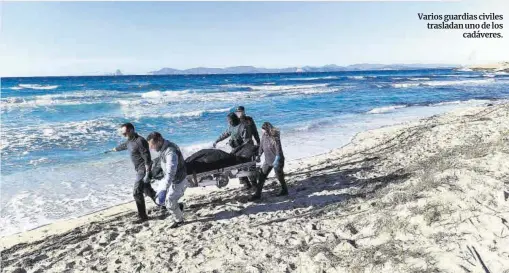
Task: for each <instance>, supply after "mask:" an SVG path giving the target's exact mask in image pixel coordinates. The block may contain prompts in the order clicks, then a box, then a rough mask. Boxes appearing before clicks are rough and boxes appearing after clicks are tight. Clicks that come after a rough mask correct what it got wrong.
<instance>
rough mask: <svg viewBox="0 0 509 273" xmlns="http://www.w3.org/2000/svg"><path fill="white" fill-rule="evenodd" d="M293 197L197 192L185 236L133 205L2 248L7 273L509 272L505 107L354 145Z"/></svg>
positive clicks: (318, 169) (296, 175)
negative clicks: (138, 213) (138, 215)
mask: <svg viewBox="0 0 509 273" xmlns="http://www.w3.org/2000/svg"><path fill="white" fill-rule="evenodd" d="M287 172H288V175H287V178H288V181H289V186H290V196H288V197H275V196H274V193H275V192H276V191H277V188H278V184H277V182H276V181H274V180H273V179H271V180H269V182H268V183H267V186H266V190H265V192H264V195H263V199H262V200H261V201H260V202H255V203H254V202H248V201H247V197H248V194H247V193H246V192H245V191H243V190H242V189H240V188H239V187H238V185H230V186H229V187H228V188H226V189H217V188H215V187H207V188H195V189H190V190H189V191H188V192H187V195H186V196H185V202H186V205H187V208H186V210H185V216H186V221H187V224H186V225H184V226H182V227H180V228H178V229H176V230H171V229H169V228H168V227H169V225H170V224H171V223H170V221H169V219H162V220H161V219H158V218H157V212H155V211H153V212H151V215H152V216H153V217H154V218H153V219H152V220H151V221H149V222H147V223H145V224H141V225H134V224H131V220H132V219H133V218H134V216H135V212H134V210H135V206H134V204H132V203H128V204H124V205H121V206H117V207H114V208H110V209H107V210H104V211H101V212H99V213H94V214H91V215H87V216H84V217H81V218H78V219H74V220H70V221H63V222H59V223H55V224H52V225H48V226H45V227H41V228H39V229H36V230H32V231H29V232H25V233H22V234H18V235H12V236H9V237H4V238H1V246H2V250H3V251H2V272H25V271H26V272H95V271H102V272H509V200H506V199H507V196H504V194H506V195H507V194H508V192H509V190H508V187H509V104H495V105H492V106H485V107H476V108H468V109H462V110H457V111H454V112H452V113H448V114H446V115H442V116H435V117H431V118H428V119H424V120H421V121H419V122H413V123H407V124H403V125H398V126H392V127H386V128H381V129H377V130H372V131H368V132H364V133H361V134H358V135H357V136H356V137H355V139H354V140H353V141H352V142H351V143H350V144H349V145H347V146H345V147H343V148H341V149H337V150H333V151H331V152H330V153H327V154H323V155H319V156H315V157H312V158H307V159H304V160H300V161H294V162H290V164H288V168H287Z"/></svg>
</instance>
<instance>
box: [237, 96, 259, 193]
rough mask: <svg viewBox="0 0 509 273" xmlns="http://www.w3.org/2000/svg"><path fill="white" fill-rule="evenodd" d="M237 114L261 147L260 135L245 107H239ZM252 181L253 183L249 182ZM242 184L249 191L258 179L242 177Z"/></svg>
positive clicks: (240, 180)
mask: <svg viewBox="0 0 509 273" xmlns="http://www.w3.org/2000/svg"><path fill="white" fill-rule="evenodd" d="M235 114H236V115H237V117H239V119H240V122H241V123H243V124H244V125H245V126H246V127H248V128H249V129H250V131H251V134H252V136H253V137H254V139H255V141H256V146H260V135H259V134H258V129H257V128H256V124H255V122H254V120H253V118H252V117H250V116H247V115H246V109H245V108H244V106H238V107H237V109H236V110H235ZM250 180H251V182H249V181H250ZM239 182H240V184H244V185H245V187H246V188H247V189H249V188H251V184H256V178H248V177H240V178H239Z"/></svg>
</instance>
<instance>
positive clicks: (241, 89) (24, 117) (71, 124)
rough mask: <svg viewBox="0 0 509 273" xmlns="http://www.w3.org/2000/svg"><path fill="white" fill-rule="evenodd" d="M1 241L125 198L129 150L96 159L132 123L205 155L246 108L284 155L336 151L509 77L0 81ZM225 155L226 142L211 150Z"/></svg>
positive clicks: (484, 97) (437, 73) (506, 84)
mask: <svg viewBox="0 0 509 273" xmlns="http://www.w3.org/2000/svg"><path fill="white" fill-rule="evenodd" d="M0 95H1V98H0V100H1V102H0V103H1V109H0V111H1V181H0V205H1V219H0V236H5V235H9V234H13V233H18V232H22V231H26V230H29V229H33V228H35V227H38V226H41V225H45V224H49V223H52V222H54V221H57V220H61V219H68V218H74V217H78V216H80V215H84V214H87V213H91V212H94V211H98V210H101V209H104V208H107V207H111V206H113V205H117V204H120V203H125V202H127V201H130V200H132V186H133V182H134V178H135V174H134V169H133V166H132V163H131V162H130V159H129V155H128V154H127V152H117V153H109V154H104V153H103V152H104V151H106V150H109V149H111V148H113V147H115V146H116V145H118V144H119V143H121V142H122V141H123V138H122V136H121V135H120V134H119V131H118V127H119V125H120V124H121V123H124V122H131V123H133V124H134V126H135V127H136V130H137V131H138V133H139V134H141V135H142V136H145V137H146V136H147V135H148V134H149V133H150V132H152V131H158V132H160V133H161V134H162V135H163V136H164V137H165V138H167V139H169V140H171V141H173V142H175V143H177V144H178V145H179V146H180V147H181V149H182V150H183V153H184V155H185V156H189V155H190V154H192V153H193V152H196V151H198V150H200V149H204V148H210V147H211V146H212V143H213V141H214V140H215V139H216V138H217V137H218V136H219V135H220V134H221V133H222V132H223V131H224V130H225V129H226V128H227V122H226V115H227V114H228V113H229V112H232V111H234V109H235V107H236V106H239V105H242V106H244V107H245V108H246V112H247V114H248V115H249V116H252V117H253V118H254V120H255V122H256V124H257V126H258V128H260V127H261V125H262V123H263V122H265V121H269V122H271V123H272V124H274V125H275V126H276V127H279V128H280V129H281V136H282V143H283V149H284V152H285V156H286V157H287V158H288V160H292V159H298V158H303V157H309V156H313V155H316V154H321V153H325V152H327V151H329V150H331V149H334V148H338V147H341V146H343V145H345V144H348V142H349V141H350V140H351V139H352V137H354V136H355V134H357V133H359V132H362V131H365V130H369V129H374V128H379V127H382V126H388V125H393V124H398V123H402V122H408V121H414V120H418V119H419V118H424V117H429V116H432V115H436V114H441V113H444V112H447V111H450V110H453V109H456V108H460V107H467V106H475V105H483V104H487V103H498V102H500V101H505V100H507V99H508V98H509V74H507V73H503V72H499V73H483V72H473V71H456V70H452V69H427V70H397V71H395V70H387V71H348V72H334V73H286V74H243V75H168V76H165V75H164V76H97V77H33V78H2V79H1V94H0ZM220 147H221V148H223V149H225V150H226V149H227V148H226V142H224V143H222V144H221V145H220Z"/></svg>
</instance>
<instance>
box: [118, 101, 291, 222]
mask: <svg viewBox="0 0 509 273" xmlns="http://www.w3.org/2000/svg"><path fill="white" fill-rule="evenodd" d="M227 120H228V128H227V129H226V131H225V132H224V133H223V134H221V135H220V136H219V138H218V139H217V140H216V141H215V142H214V143H213V145H212V146H213V147H214V148H215V147H216V144H217V143H219V142H221V141H223V140H225V139H227V138H229V142H228V143H229V146H230V147H231V148H232V151H231V152H232V153H235V151H237V150H238V149H240V148H242V147H243V145H245V144H254V142H253V138H254V141H255V142H256V145H257V146H259V148H258V154H257V159H256V160H257V161H258V162H259V161H260V157H261V156H262V155H265V158H264V163H263V165H262V168H261V171H260V172H259V175H258V177H241V178H239V180H240V183H242V184H244V187H245V188H246V189H252V188H253V187H254V188H255V193H254V194H253V195H251V196H250V200H251V201H254V200H259V199H260V198H261V194H262V190H263V185H264V184H265V181H266V179H267V177H268V175H269V173H270V172H271V171H272V169H274V172H275V174H276V177H277V179H278V180H279V182H280V184H281V191H280V192H279V193H278V194H277V195H278V196H284V195H288V187H287V185H286V182H285V177H284V172H283V167H284V163H285V157H284V155H283V149H282V146H281V137H280V132H279V130H278V129H277V128H276V127H274V126H273V125H272V124H271V123H270V122H264V123H263V125H262V128H261V129H262V138H261V139H260V136H259V134H258V129H257V127H256V124H255V122H254V120H253V118H251V117H249V116H247V115H246V112H245V108H244V107H243V106H239V107H237V108H236V111H235V112H234V113H229V114H228V116H227ZM120 132H121V134H122V135H123V136H124V137H125V138H126V139H127V141H126V142H124V143H122V144H120V145H119V146H117V147H115V148H113V149H112V150H111V151H114V152H117V151H124V150H129V152H130V156H131V161H132V162H133V164H134V169H135V171H136V179H135V182H134V189H133V196H134V200H135V202H136V207H137V210H138V219H137V220H136V221H135V222H137V223H141V222H144V221H147V220H148V216H147V211H146V208H145V198H144V195H146V196H148V197H150V198H151V199H152V200H153V201H154V203H155V204H156V205H158V206H159V207H160V208H161V209H162V211H163V213H165V212H166V211H168V212H169V213H170V214H171V215H172V217H173V220H174V222H173V224H172V225H171V226H170V227H171V228H176V227H179V226H180V225H182V224H183V223H184V217H183V210H184V205H183V204H182V203H179V202H178V201H179V199H180V198H181V197H182V196H184V192H185V190H186V188H187V186H188V181H187V179H186V176H187V170H186V164H185V160H184V156H183V155H182V152H181V150H180V148H179V147H178V146H177V145H176V144H175V143H173V142H171V141H169V140H167V139H164V137H163V136H162V135H161V134H160V133H159V132H152V133H150V134H149V135H148V136H147V139H145V138H143V137H142V136H140V135H139V134H137V133H136V131H135V128H134V126H133V124H131V123H124V124H122V125H121V126H120ZM150 150H154V151H156V152H159V157H160V162H161V168H162V170H163V173H164V178H163V179H162V181H161V182H160V183H159V186H158V187H157V188H156V189H155V190H154V189H153V188H152V186H151V184H150V182H151V179H152V177H151V168H152V159H151V156H150Z"/></svg>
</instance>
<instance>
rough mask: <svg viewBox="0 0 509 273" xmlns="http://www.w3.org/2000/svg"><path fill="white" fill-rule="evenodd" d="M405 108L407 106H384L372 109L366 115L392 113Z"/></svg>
mask: <svg viewBox="0 0 509 273" xmlns="http://www.w3.org/2000/svg"><path fill="white" fill-rule="evenodd" d="M405 107H407V106H406V105H389V106H384V107H377V108H373V109H371V110H369V111H368V112H367V113H368V114H383V113H388V112H392V111H394V110H396V109H401V108H405Z"/></svg>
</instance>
